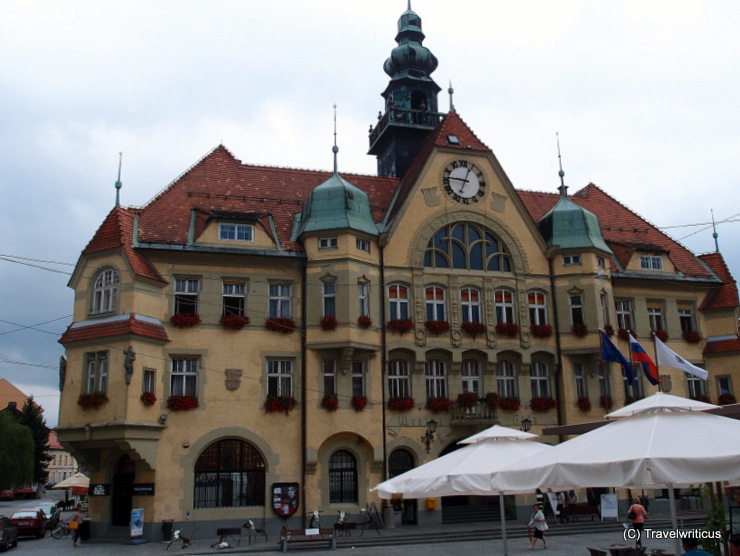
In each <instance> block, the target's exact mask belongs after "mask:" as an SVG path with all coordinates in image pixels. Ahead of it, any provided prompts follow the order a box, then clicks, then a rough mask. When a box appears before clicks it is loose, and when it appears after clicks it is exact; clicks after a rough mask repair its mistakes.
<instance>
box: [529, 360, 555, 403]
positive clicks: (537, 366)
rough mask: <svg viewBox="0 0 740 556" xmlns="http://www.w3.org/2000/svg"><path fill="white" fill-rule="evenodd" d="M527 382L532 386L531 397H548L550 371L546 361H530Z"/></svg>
mask: <svg viewBox="0 0 740 556" xmlns="http://www.w3.org/2000/svg"><path fill="white" fill-rule="evenodd" d="M529 384H530V385H531V387H532V397H533V398H536V397H538V396H545V397H548V398H549V397H550V373H549V370H548V367H547V363H545V362H543V361H532V364H531V365H530V366H529Z"/></svg>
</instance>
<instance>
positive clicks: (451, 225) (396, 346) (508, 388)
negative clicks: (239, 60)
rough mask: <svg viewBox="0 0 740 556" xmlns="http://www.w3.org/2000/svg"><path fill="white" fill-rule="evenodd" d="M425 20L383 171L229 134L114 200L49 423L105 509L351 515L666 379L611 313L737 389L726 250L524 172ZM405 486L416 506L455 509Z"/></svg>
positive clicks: (379, 135) (378, 129) (738, 353)
mask: <svg viewBox="0 0 740 556" xmlns="http://www.w3.org/2000/svg"><path fill="white" fill-rule="evenodd" d="M423 40H424V34H423V32H422V25H421V19H420V18H419V16H418V15H417V14H416V13H415V12H413V11H411V10H410V9H409V10H408V11H406V12H405V13H403V15H402V16H401V18H400V20H399V22H398V35H397V37H396V41H397V43H398V46H397V47H396V48H394V49H393V50H392V53H391V56H390V57H389V58H388V60H387V61H386V62H385V65H384V69H385V71H386V73H387V74H388V76H389V78H390V80H389V82H388V85H387V87H386V89H385V90H384V91H383V93H382V96H383V99H384V101H385V106H384V107H383V110H382V114H381V117H380V119H379V120H378V122H377V125H376V126H375V127H373V128H372V129H371V131H370V137H369V152H370V154H371V155H373V156H375V157H377V161H378V175H376V176H369V175H355V174H346V173H340V172H339V170H338V156H339V155H338V153H337V149H336V146H335V149H334V169H333V171H327V172H319V171H307V170H295V169H287V168H276V167H265V166H259V165H253V164H247V163H244V162H242V161H240V160H239V159H238V158H237V157H236V156H235V155H234V154H233V153H232V152H230V151H229V150H228V149H227V148H226V147H225V146H223V145H219V146H217V147H216V148H214V149H213V150H212V151H211V152H210V153H208V154H207V155H206V156H205V157H204V158H203V159H201V160H199V161H197V162H196V163H195V164H194V165H193V166H192V167H191V168H189V169H188V170H186V171H185V172H184V173H183V174H182V175H181V176H180V177H179V178H177V179H176V180H175V181H174V182H173V183H171V184H169V185H168V186H167V187H166V188H165V189H164V190H162V191H161V192H160V193H158V194H157V195H156V196H155V197H154V199H153V200H152V201H150V202H149V203H147V204H146V205H145V206H144V207H140V208H134V207H129V208H126V207H121V206H115V207H114V208H113V210H111V212H110V213H109V214H107V215H105V216H101V218H102V220H103V222H102V224H101V226H100V227H99V229H98V230H97V232H96V233H95V235H94V236H93V237H92V239H91V240H90V242H89V243H88V244H87V246H86V247H85V248H84V249H83V250H82V253H81V255H80V259H79V262H78V264H77V267H76V269H75V271H74V274H73V276H72V278H71V280H70V282H69V286H70V287H71V288H72V289H73V290H74V292H75V300H74V321H73V323H72V324H71V325H70V326H69V328H68V329H67V331H66V332H65V333H64V335H63V336H62V338H61V340H60V341H61V343H62V344H63V345H64V347H65V349H66V364H64V365H62V369H60V371H61V374H62V376H61V377H60V378H61V381H60V383H61V386H62V396H61V408H60V420H59V423H60V424H59V426H58V427H57V428H56V431H57V433H58V436H59V441H60V443H61V444H62V445H63V446H65V447H67V448H68V449H69V450H70V451H71V452H72V454H74V456H75V457H76V458H77V459H78V460H79V462H80V464H81V465H84V466H85V467H86V468H87V469H88V470H90V471H91V473H92V479H91V494H92V496H91V501H90V517H92V519H93V526H94V527H95V528H96V529H97V531H98V532H101V531H105V530H107V529H108V528H111V527H116V526H127V525H128V523H129V520H130V514H131V509H132V508H143V509H144V515H145V521H146V534H147V535H150V536H155V537H156V535H158V524H159V523H160V522H161V521H162V520H169V519H174V520H178V521H179V520H184V519H185V518H186V517H189V518H190V520H191V521H194V522H196V523H198V526H199V527H201V528H202V529H201V532H202V533H203V534H204V535H206V536H207V535H208V534H209V532H212V533H213V534H214V535H215V528H216V526H217V524H218V526H219V527H223V526H224V524H226V523H229V522H232V523H234V524H237V525H239V524H241V523H243V522H244V520H245V518H252V519H254V520H255V521H256V522H257V523H258V524H260V523H262V522H263V521H264V522H267V524H268V527H270V526H272V525H271V524H270V522H271V521H272V520H276V522H277V523H276V524H275V525H274V527H275V528H278V527H279V524H282V521H281V520H278V516H282V517H287V516H289V515H291V514H292V513H293V512H296V514H295V517H293V521H294V522H295V524H296V525H298V523H299V521H298V520H299V516H300V515H302V514H303V513H304V512H306V511H308V512H310V511H311V510H314V509H321V510H323V511H324V512H325V514H326V515H329V516H332V515H335V512H336V511H337V510H345V511H351V512H352V513H359V511H360V509H361V508H363V507H365V506H366V505H367V504H368V503H372V502H376V503H377V502H378V500H377V499H376V497H375V496H374V495H373V493H372V492H371V491H370V488H371V487H372V486H374V485H375V484H376V483H378V482H379V481H381V480H382V479H383V478H384V477H386V476H390V475H395V474H398V473H400V472H403V471H405V470H407V469H410V468H412V467H414V466H416V465H418V464H420V463H423V462H425V461H428V460H430V459H432V458H436V457H438V456H439V455H441V454H443V453H446V452H448V451H450V450H453V449H454V448H455V444H456V442H457V441H458V440H460V439H462V438H464V437H467V436H469V435H471V434H473V433H475V432H478V431H480V430H482V429H483V428H485V427H488V426H490V425H492V424H494V423H499V424H502V425H506V426H512V427H521V426H523V424H524V423H527V422H531V423H532V431H533V432H537V433H541V432H542V430H543V428H545V427H547V426H551V425H562V424H571V423H579V422H586V421H594V420H598V419H601V418H602V417H603V416H604V414H605V413H606V412H607V411H608V408H609V407H620V406H622V405H624V404H625V403H627V402H628V401H629V400H630V399H633V398H639V397H642V396H645V395H649V394H651V393H653V392H655V391H657V386H652V385H650V384H649V383H648V382H647V381H646V380H645V378H644V376H642V375H641V373H639V372H637V369H636V370H635V374H636V376H637V380H636V383H635V384H629V383H628V380H627V379H626V377H625V376H624V374H623V370H622V369H621V367H620V366H618V365H616V364H614V363H610V362H603V361H602V357H601V350H600V340H599V330H600V329H603V330H605V331H607V333H608V335H609V336H611V340H612V341H613V342H614V343H615V344H616V345H617V346H618V348H619V349H621V350H622V351H623V353H624V354H625V355H626V356H629V355H628V353H629V352H628V342H627V341H626V338H627V337H628V336H627V335H628V334H630V333H632V334H634V335H635V336H636V338H637V339H638V341H639V342H640V343H641V344H642V345H643V347H644V348H645V349H646V351H648V353H650V354H653V353H654V352H653V347H652V336H653V335H659V336H660V337H661V338H662V339H663V340H664V341H665V342H666V344H667V345H668V346H669V347H670V348H671V349H672V350H674V351H676V352H677V353H680V354H681V355H682V356H683V357H684V358H686V359H687V360H689V361H690V362H692V363H694V364H696V365H698V366H701V367H703V368H706V370H707V371H708V372H709V379H708V380H707V381H706V382H705V381H702V380H700V379H697V378H695V377H693V376H687V375H685V374H684V373H682V372H678V371H673V370H671V369H668V368H661V369H660V374H661V375H662V377H663V383H662V388H663V389H664V390H666V391H670V392H671V393H673V394H677V395H680V396H692V397H703V396H706V397H708V398H709V399H711V400H712V401H713V402H718V401H723V402H730V401H734V397H733V395H734V384H736V383H737V384H740V382H738V381H740V376H739V375H738V369H740V365H738V363H740V339H738V330H737V322H738V293H737V286H736V283H735V280H734V279H733V277H732V276H731V274H730V272H729V270H728V268H727V267H726V265H725V263H724V260H723V258H722V256H721V255H720V254H719V253H712V254H709V255H703V256H697V255H695V254H693V253H691V252H690V251H688V250H687V249H686V248H685V247H684V246H682V245H681V244H679V243H677V242H676V241H675V240H673V239H672V238H670V237H668V236H667V235H665V234H664V233H662V232H661V231H660V230H658V229H657V228H656V227H655V226H654V225H652V224H651V223H650V222H648V221H647V220H646V219H644V218H643V217H641V216H640V215H638V214H635V213H634V212H633V211H631V210H630V209H629V208H627V207H626V206H625V205H623V204H622V203H621V202H619V201H618V200H617V199H615V198H614V197H613V196H612V195H610V194H609V192H608V191H607V190H605V189H604V188H601V187H598V186H596V185H594V184H588V185H586V186H585V187H583V188H581V189H579V190H577V191H575V192H574V193H572V194H569V192H568V188H567V187H566V185H565V179H564V174H563V173H562V172H561V174H560V178H559V180H555V179H554V180H553V186H552V187H546V188H545V189H547V190H548V191H547V192H532V191H521V190H517V189H516V188H515V187H514V184H512V183H511V182H510V181H509V179H508V177H507V175H506V173H505V171H504V169H503V168H502V167H501V165H500V164H499V162H498V160H497V159H496V156H495V154H494V153H493V151H492V150H491V149H490V148H489V147H488V146H487V145H486V144H485V142H484V140H483V139H482V138H479V137H478V136H476V134H475V133H474V131H473V128H474V125H468V123H466V122H465V121H464V120H463V118H462V115H461V114H459V113H458V112H457V111H455V110H454V109H453V108H452V107H450V109H449V110H448V111H447V112H443V111H442V110H441V108H440V106H439V105H438V99H437V95H438V92H439V91H440V88H439V87H438V86H437V85H436V83H435V82H434V80H433V79H432V77H431V74H432V72H433V71H434V69H435V68H436V65H437V60H436V58H435V57H434V55H433V54H432V53H431V52H430V51H429V50H428V49H427V48H426V47H425V46H423V44H422V43H423ZM450 95H452V92H451V91H450ZM327 151H328V149H327ZM553 177H554V176H553ZM558 181H559V183H558ZM435 427H436V428H435ZM432 433H433V434H432ZM544 440H545V441H548V442H557V441H559V438H557V437H545V438H544ZM454 503H455V504H458V505H459V504H462V505H463V506H467V507H468V508H467V511H472V512H473V514H475V512H476V511H478V510H479V511H480V513H481V514H482V513H483V511H484V508H483V506H484V505H483V504H480V500H479V499H470V500H467V499H466V500H462V501H459V500H457V501H454ZM507 503H508V504H509V505H511V506H512V507H513V506H514V505H516V504H517V501H516V499H514V498H512V499H511V500H509V501H508V502H507ZM427 507H429V508H435V507H436V509H427ZM397 509H398V510H399V511H403V519H404V521H405V522H406V523H415V522H420V521H437V522H439V521H442V520H448V519H452V516H453V514H454V513H455V506H454V504H453V501H443V502H442V503H441V504H435V503H433V502H431V501H430V503H429V504H428V506H427V505H426V504H417V503H416V502H408V501H407V502H406V503H405V504H404V505H403V507H402V506H400V505H399V506H397Z"/></svg>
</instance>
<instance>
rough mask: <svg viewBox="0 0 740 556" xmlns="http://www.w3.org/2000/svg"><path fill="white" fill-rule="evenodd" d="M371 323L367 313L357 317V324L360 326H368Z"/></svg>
mask: <svg viewBox="0 0 740 556" xmlns="http://www.w3.org/2000/svg"><path fill="white" fill-rule="evenodd" d="M372 325H373V319H371V318H370V317H368V316H367V315H363V316H361V317H358V318H357V326H359V327H360V328H370V327H371V326H372Z"/></svg>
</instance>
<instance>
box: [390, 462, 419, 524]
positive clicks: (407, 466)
mask: <svg viewBox="0 0 740 556" xmlns="http://www.w3.org/2000/svg"><path fill="white" fill-rule="evenodd" d="M414 467H416V458H415V457H414V454H412V453H411V452H410V451H408V450H406V449H404V448H399V449H397V450H393V452H391V455H390V457H389V458H388V478H389V479H392V478H393V477H396V476H397V475H400V474H401V473H405V472H406V471H410V470H411V469H413V468H414ZM391 504H392V505H393V510H394V511H396V512H401V523H403V524H405V525H416V523H418V520H417V511H418V504H417V501H416V500H391Z"/></svg>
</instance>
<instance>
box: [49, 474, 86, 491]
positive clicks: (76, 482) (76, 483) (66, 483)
mask: <svg viewBox="0 0 740 556" xmlns="http://www.w3.org/2000/svg"><path fill="white" fill-rule="evenodd" d="M89 487H90V477H87V476H85V475H83V474H82V473H75V474H74V475H72V476H70V477H67V478H66V479H64V480H63V481H59V482H58V483H57V484H55V485H54V486H53V487H52V488H89Z"/></svg>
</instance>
